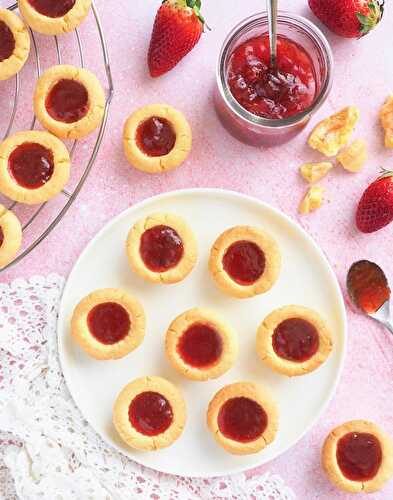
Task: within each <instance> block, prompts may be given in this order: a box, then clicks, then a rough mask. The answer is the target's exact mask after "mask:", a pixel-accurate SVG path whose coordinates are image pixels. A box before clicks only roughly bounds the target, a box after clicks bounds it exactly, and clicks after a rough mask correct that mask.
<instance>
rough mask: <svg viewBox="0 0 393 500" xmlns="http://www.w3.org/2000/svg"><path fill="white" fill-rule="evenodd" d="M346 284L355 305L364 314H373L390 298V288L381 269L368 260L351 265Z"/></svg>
mask: <svg viewBox="0 0 393 500" xmlns="http://www.w3.org/2000/svg"><path fill="white" fill-rule="evenodd" d="M348 284H349V286H350V289H351V293H352V295H353V297H354V299H355V302H356V303H357V305H358V306H359V307H360V309H362V310H363V311H364V312H366V313H374V312H376V311H378V309H379V308H380V307H381V306H382V305H383V304H384V303H385V302H386V301H388V300H389V298H390V288H389V285H388V281H387V279H386V276H385V274H384V272H383V271H382V269H381V268H380V267H379V266H377V265H376V264H374V263H373V262H369V261H368V260H361V261H359V262H356V263H355V264H353V265H352V267H351V269H350V270H349V273H348Z"/></svg>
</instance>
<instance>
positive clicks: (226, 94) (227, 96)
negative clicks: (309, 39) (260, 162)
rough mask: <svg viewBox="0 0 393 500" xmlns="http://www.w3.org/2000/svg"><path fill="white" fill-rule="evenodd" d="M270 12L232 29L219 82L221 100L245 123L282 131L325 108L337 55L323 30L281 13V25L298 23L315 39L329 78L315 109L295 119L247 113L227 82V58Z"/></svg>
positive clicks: (224, 48) (221, 59)
mask: <svg viewBox="0 0 393 500" xmlns="http://www.w3.org/2000/svg"><path fill="white" fill-rule="evenodd" d="M267 19H268V17H267V12H258V13H256V14H253V15H251V16H248V17H246V18H245V19H243V20H242V21H240V22H239V23H238V24H236V25H235V26H234V28H232V30H231V31H230V32H229V34H228V35H227V37H226V38H225V40H224V43H223V45H222V47H221V50H220V54H219V56H218V63H217V67H216V79H217V84H218V89H219V92H220V94H221V97H222V98H223V99H224V101H225V102H226V103H227V105H228V106H229V107H230V108H231V110H232V111H233V112H234V113H235V114H236V115H237V116H238V117H239V118H240V119H242V120H244V121H246V122H248V123H250V124H252V125H262V126H264V127H269V128H281V127H287V126H290V125H295V124H297V123H299V122H301V121H302V120H304V118H306V117H307V116H308V115H310V114H313V113H314V112H315V111H316V110H317V109H319V108H320V107H321V105H322V104H323V103H324V102H325V99H326V97H327V95H328V94H329V91H330V89H331V86H332V76H333V54H332V50H331V48H330V45H329V42H328V40H327V39H326V37H325V35H324V34H323V33H322V31H321V30H320V29H319V28H318V27H317V26H316V25H315V24H314V23H313V22H311V21H309V20H308V19H306V18H305V17H303V16H300V15H298V14H293V13H292V12H288V11H279V12H278V15H277V22H278V24H280V22H281V23H283V22H289V23H290V22H291V21H292V22H293V23H294V24H296V26H297V27H298V28H301V29H302V30H303V31H304V32H306V33H307V34H308V35H310V34H311V35H312V36H313V40H314V42H316V44H317V45H318V46H319V47H320V49H321V52H322V53H323V54H324V56H325V64H326V78H325V81H324V82H323V85H322V87H321V89H320V91H319V93H318V95H317V97H316V98H315V99H314V101H313V103H312V104H311V106H309V107H308V108H306V109H305V110H303V111H302V112H301V113H298V114H295V115H293V116H289V117H287V118H263V117H261V116H257V115H254V114H253V113H251V112H250V111H248V110H246V109H245V108H243V106H241V104H239V103H238V102H237V100H236V99H235V98H234V97H233V95H232V93H231V91H230V89H229V86H228V84H227V79H226V75H225V71H224V69H225V68H224V66H225V65H224V62H225V61H226V58H227V55H228V54H227V52H228V48H229V46H230V44H231V42H232V40H233V39H234V37H235V36H236V35H239V34H241V32H243V31H244V30H245V29H247V28H248V27H249V26H250V25H252V24H253V23H254V22H255V21H266V22H267Z"/></svg>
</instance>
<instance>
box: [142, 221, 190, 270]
mask: <svg viewBox="0 0 393 500" xmlns="http://www.w3.org/2000/svg"><path fill="white" fill-rule="evenodd" d="M139 251H140V254H141V257H142V260H143V262H144V263H145V265H146V267H148V268H149V269H150V270H151V271H154V272H156V273H163V272H165V271H168V270H169V269H172V268H173V267H176V266H177V264H178V263H179V262H180V260H181V258H182V257H183V254H184V246H183V241H182V239H181V238H180V236H179V235H178V234H177V232H176V231H175V230H174V229H172V228H171V227H169V226H164V225H159V226H154V227H152V228H151V229H148V230H147V231H145V232H144V233H143V234H142V237H141V243H140V248H139Z"/></svg>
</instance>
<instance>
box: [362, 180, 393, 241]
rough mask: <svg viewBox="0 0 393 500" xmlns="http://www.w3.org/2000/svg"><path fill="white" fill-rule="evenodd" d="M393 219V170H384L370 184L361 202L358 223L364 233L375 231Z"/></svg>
mask: <svg viewBox="0 0 393 500" xmlns="http://www.w3.org/2000/svg"><path fill="white" fill-rule="evenodd" d="M392 221H393V172H388V171H387V170H384V171H383V174H382V176H381V177H379V179H377V180H376V181H374V182H373V183H372V184H370V185H369V186H368V188H367V189H366V191H365V192H364V193H363V196H362V198H361V200H360V202H359V205H358V209H357V213H356V225H357V227H358V229H359V231H362V233H373V232H374V231H378V230H379V229H381V228H383V227H385V226H387V225H388V224H390V222H392Z"/></svg>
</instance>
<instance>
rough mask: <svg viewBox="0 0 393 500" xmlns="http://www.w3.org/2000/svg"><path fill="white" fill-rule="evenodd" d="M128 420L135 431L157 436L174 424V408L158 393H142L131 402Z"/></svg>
mask: <svg viewBox="0 0 393 500" xmlns="http://www.w3.org/2000/svg"><path fill="white" fill-rule="evenodd" d="M128 418H129V420H130V423H131V425H132V426H133V427H134V429H136V430H137V431H138V432H140V433H141V434H144V435H145V436H157V435H158V434H161V433H163V432H165V431H166V430H167V429H168V427H169V426H170V425H171V424H172V422H173V411H172V406H171V405H170V403H169V401H168V400H167V399H166V398H164V396H162V395H161V394H159V393H158V392H151V391H146V392H142V393H140V394H138V396H136V397H135V398H134V399H133V400H132V401H131V404H130V406H129V408H128Z"/></svg>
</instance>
